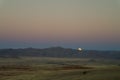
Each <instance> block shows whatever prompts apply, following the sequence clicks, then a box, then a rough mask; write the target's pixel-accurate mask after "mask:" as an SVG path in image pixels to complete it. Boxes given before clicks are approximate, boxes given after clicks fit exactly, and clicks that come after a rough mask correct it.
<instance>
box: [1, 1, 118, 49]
mask: <svg viewBox="0 0 120 80" xmlns="http://www.w3.org/2000/svg"><path fill="white" fill-rule="evenodd" d="M51 46H62V47H68V48H78V47H81V48H84V49H96V50H120V0H0V48H26V47H34V48H45V47H51Z"/></svg>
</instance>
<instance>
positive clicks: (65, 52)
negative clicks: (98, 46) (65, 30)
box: [0, 47, 120, 59]
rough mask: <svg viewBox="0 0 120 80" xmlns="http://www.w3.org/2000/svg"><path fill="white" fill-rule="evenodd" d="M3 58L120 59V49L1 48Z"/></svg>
mask: <svg viewBox="0 0 120 80" xmlns="http://www.w3.org/2000/svg"><path fill="white" fill-rule="evenodd" d="M0 57H2V58H9V57H12V58H20V57H59V58H60V57H62V58H63V57H67V58H105V59H106V58H107V59H120V51H98V50H83V51H79V50H77V49H71V48H63V47H50V48H44V49H36V48H24V49H0Z"/></svg>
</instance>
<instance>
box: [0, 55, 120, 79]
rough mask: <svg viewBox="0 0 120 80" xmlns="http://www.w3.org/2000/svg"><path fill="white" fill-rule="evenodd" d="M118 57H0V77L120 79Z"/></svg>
mask: <svg viewBox="0 0 120 80" xmlns="http://www.w3.org/2000/svg"><path fill="white" fill-rule="evenodd" d="M119 62H120V61H119V60H112V59H111V60H106V59H94V60H93V59H90V58H50V57H21V58H0V80H120V64H119Z"/></svg>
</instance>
